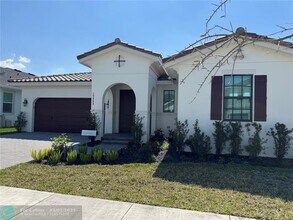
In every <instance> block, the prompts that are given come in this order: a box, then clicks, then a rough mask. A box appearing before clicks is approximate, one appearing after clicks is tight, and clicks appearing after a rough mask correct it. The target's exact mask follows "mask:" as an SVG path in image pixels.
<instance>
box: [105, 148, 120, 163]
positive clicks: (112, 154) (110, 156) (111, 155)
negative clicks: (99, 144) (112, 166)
mask: <svg viewBox="0 0 293 220" xmlns="http://www.w3.org/2000/svg"><path fill="white" fill-rule="evenodd" d="M118 156H119V154H118V152H117V151H114V150H110V151H108V152H107V153H106V155H105V159H106V161H108V162H109V163H114V162H115V161H116V160H117V159H118Z"/></svg>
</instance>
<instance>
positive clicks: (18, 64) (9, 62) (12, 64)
mask: <svg viewBox="0 0 293 220" xmlns="http://www.w3.org/2000/svg"><path fill="white" fill-rule="evenodd" d="M14 57H15V56H13V58H10V59H6V60H1V61H0V67H4V68H11V69H18V70H24V69H25V68H26V64H28V63H30V62H31V60H30V59H29V58H27V57H25V56H19V58H18V61H14Z"/></svg>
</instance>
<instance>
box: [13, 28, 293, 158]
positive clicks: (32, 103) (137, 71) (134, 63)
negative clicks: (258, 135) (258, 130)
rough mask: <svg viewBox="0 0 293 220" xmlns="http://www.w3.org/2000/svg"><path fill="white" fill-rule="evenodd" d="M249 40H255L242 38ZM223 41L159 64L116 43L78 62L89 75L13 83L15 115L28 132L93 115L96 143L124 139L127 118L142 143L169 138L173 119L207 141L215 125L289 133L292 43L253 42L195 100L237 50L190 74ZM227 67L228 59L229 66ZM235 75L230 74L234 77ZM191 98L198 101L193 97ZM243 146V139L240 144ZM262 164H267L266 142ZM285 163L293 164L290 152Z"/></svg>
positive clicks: (76, 125)
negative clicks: (139, 119)
mask: <svg viewBox="0 0 293 220" xmlns="http://www.w3.org/2000/svg"><path fill="white" fill-rule="evenodd" d="M246 37H247V38H251V39H254V38H257V37H259V35H256V34H252V33H246ZM221 43H223V39H220V40H216V41H213V42H208V43H206V44H205V45H201V46H198V47H196V48H193V49H189V50H185V51H184V52H182V53H179V54H176V55H174V56H172V58H171V59H170V58H168V57H167V58H163V57H162V56H161V55H160V54H159V53H155V52H152V51H149V50H146V49H143V48H140V47H136V46H134V45H130V44H127V43H124V42H122V41H120V39H118V38H117V39H116V40H115V41H113V42H111V43H109V44H107V45H104V46H100V47H98V48H97V49H94V50H92V51H89V52H86V53H84V54H81V55H79V56H77V59H78V61H79V62H80V63H81V64H82V65H85V66H87V67H89V68H90V69H91V70H92V71H91V72H89V73H76V74H63V75H54V76H41V77H35V78H23V79H14V80H11V83H10V84H11V85H12V86H15V87H18V88H21V90H22V98H21V99H22V102H23V101H24V100H27V105H25V106H24V105H22V106H21V110H22V111H24V112H25V113H26V115H27V120H28V124H27V126H26V128H25V130H26V131H29V132H32V131H61V132H80V130H81V129H83V128H85V127H86V122H87V121H86V120H87V117H88V116H87V115H88V114H87V113H88V112H89V111H90V110H95V111H96V112H97V113H98V115H99V116H100V118H101V120H102V126H101V130H100V131H99V137H102V136H103V135H104V134H108V133H127V132H130V129H131V126H132V124H133V114H134V113H136V114H139V115H140V116H143V117H144V119H143V123H144V127H143V129H144V131H145V134H146V135H145V136H144V141H147V140H148V138H149V137H150V135H151V134H152V133H153V132H154V130H156V129H159V128H161V129H162V130H163V131H164V133H165V134H166V135H167V134H168V130H169V129H172V128H174V122H175V118H178V119H179V120H185V119H187V120H188V122H189V125H190V132H191V131H192V124H193V123H194V122H195V120H196V119H198V120H199V125H200V127H201V129H202V130H203V131H205V132H206V133H207V134H208V135H209V136H211V137H212V132H213V125H212V123H213V122H214V121H215V120H227V121H231V120H232V121H234V120H237V121H243V123H246V122H254V121H256V122H259V123H261V124H262V126H263V135H264V136H265V133H266V132H267V131H268V130H269V128H270V127H273V126H274V124H275V123H276V122H282V123H285V124H286V125H287V126H288V127H289V128H292V127H293V49H292V44H291V43H286V42H282V43H281V44H278V45H276V44H274V43H271V42H262V43H260V42H255V43H254V44H250V45H247V46H245V47H244V48H242V50H241V57H240V58H239V59H237V60H236V62H235V66H234V67H233V66H232V63H233V62H230V63H226V64H225V65H223V66H222V67H221V68H220V69H219V71H218V72H217V74H216V75H215V76H214V77H213V80H212V77H211V76H209V77H208V80H207V81H206V83H205V84H204V85H203V86H202V88H201V89H200V92H199V94H197V95H196V92H197V90H198V88H199V86H200V84H201V83H202V82H203V80H204V78H205V77H206V75H207V71H208V69H209V68H211V67H212V65H213V64H215V63H216V62H217V60H218V59H219V57H220V55H221V54H225V53H226V52H227V51H228V50H229V48H231V47H233V46H235V45H234V44H233V42H231V43H229V44H227V45H226V46H224V47H223V48H221V49H220V50H219V51H218V52H217V55H218V56H213V57H211V58H209V60H208V61H206V63H205V68H198V69H195V70H194V71H193V72H192V73H191V74H190V75H189V77H188V78H187V80H185V82H184V83H180V82H181V81H182V79H184V77H185V76H186V75H187V74H188V73H190V71H191V69H192V67H193V65H192V64H194V62H195V61H196V60H200V56H201V55H202V54H204V53H208V51H210V49H212V48H214V47H218V46H219V45H220V44H221ZM231 59H233V58H231ZM232 69H233V74H232ZM195 96H196V99H195V100H193V99H194V97H195ZM245 142H247V138H244V141H243V143H244V144H245ZM267 146H268V147H267V149H266V151H265V154H264V155H263V156H268V157H273V142H272V140H269V142H268V143H267ZM287 157H289V158H293V148H291V149H290V152H289V154H288V155H287Z"/></svg>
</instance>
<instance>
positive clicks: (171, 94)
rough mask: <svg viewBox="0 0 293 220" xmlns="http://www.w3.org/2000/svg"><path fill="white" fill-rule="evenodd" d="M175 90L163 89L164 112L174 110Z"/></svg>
mask: <svg viewBox="0 0 293 220" xmlns="http://www.w3.org/2000/svg"><path fill="white" fill-rule="evenodd" d="M174 100H175V91H174V90H164V97H163V103H164V105H163V111H164V112H174V109H175V101H174Z"/></svg>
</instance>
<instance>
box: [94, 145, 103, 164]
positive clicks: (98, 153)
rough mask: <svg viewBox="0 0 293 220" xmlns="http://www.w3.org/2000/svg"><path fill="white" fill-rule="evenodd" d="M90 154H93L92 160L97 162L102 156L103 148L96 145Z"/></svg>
mask: <svg viewBox="0 0 293 220" xmlns="http://www.w3.org/2000/svg"><path fill="white" fill-rule="evenodd" d="M92 155H93V159H94V161H96V162H99V161H100V160H101V159H102V156H103V149H102V148H100V147H96V148H95V149H94V150H93V152H92Z"/></svg>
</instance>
